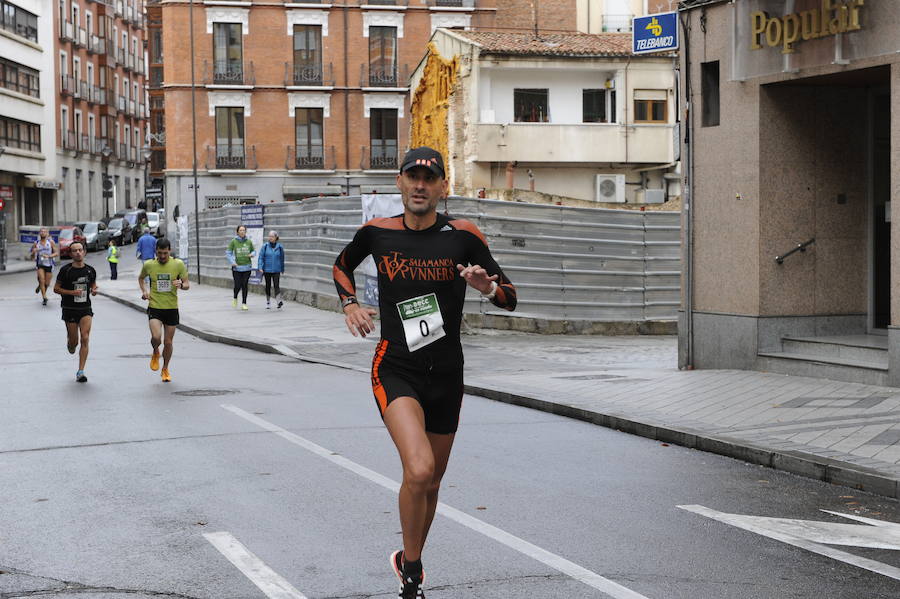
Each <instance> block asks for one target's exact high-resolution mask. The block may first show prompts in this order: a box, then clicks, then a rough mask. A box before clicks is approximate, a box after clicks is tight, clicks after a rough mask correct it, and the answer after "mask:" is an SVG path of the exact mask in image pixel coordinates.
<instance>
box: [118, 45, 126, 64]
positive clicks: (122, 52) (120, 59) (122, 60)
mask: <svg viewBox="0 0 900 599" xmlns="http://www.w3.org/2000/svg"><path fill="white" fill-rule="evenodd" d="M126 54H127V53H126V51H125V48H116V62H118V63H119V64H120V65H122V66H123V67H124V66H126V63H125V56H126Z"/></svg>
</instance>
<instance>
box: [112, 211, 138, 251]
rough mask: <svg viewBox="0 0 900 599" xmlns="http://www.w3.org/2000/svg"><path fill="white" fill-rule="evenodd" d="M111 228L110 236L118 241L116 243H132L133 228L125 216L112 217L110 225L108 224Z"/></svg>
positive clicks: (121, 244)
mask: <svg viewBox="0 0 900 599" xmlns="http://www.w3.org/2000/svg"><path fill="white" fill-rule="evenodd" d="M107 228H108V230H109V238H110V239H111V240H114V241H115V242H116V245H118V246H123V245H126V244H128V243H131V240H132V230H131V225H130V224H129V223H128V221H127V220H125V217H124V216H120V217H117V218H113V219H110V221H109V225H107Z"/></svg>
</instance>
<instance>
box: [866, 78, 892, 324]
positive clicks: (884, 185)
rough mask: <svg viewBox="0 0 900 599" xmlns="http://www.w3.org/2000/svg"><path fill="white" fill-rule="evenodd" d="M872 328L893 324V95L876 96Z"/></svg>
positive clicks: (881, 92)
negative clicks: (891, 213)
mask: <svg viewBox="0 0 900 599" xmlns="http://www.w3.org/2000/svg"><path fill="white" fill-rule="evenodd" d="M871 114H872V120H871V124H872V129H871V132H872V134H871V140H872V142H871V143H872V146H871V164H872V170H871V177H872V179H871V187H870V189H871V190H872V218H873V221H874V222H873V223H872V328H873V329H887V327H888V325H889V324H890V323H891V219H890V210H891V95H890V91H889V90H886V89H885V90H874V91H873V92H872V112H871Z"/></svg>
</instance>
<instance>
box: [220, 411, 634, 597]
mask: <svg viewBox="0 0 900 599" xmlns="http://www.w3.org/2000/svg"><path fill="white" fill-rule="evenodd" d="M222 407H223V408H225V409H226V410H228V411H229V412H232V413H233V414H236V415H237V416H240V417H241V418H243V419H244V420H247V421H248V422H252V423H253V424H255V425H257V426H258V427H260V428H262V429H265V430H267V431H269V432H272V433H275V434H276V435H278V436H279V437H281V438H283V439H285V440H287V441H290V442H291V443H293V444H295V445H299V446H300V447H302V448H304V449H306V450H308V451H310V452H312V453H314V454H316V455H318V456H320V457H323V458H325V459H326V460H328V461H330V462H332V463H334V464H336V465H338V466H340V467H341V468H345V469H347V470H349V471H351V472H353V473H354V474H358V475H359V476H361V477H363V478H365V479H366V480H369V481H371V482H373V483H375V484H377V485H380V486H382V487H384V488H385V489H388V490H389V491H393V492H394V493H397V492H399V490H400V483H398V482H396V481H394V480H392V479H390V478H388V477H386V476H382V475H381V474H379V473H377V472H375V471H374V470H369V469H368V468H366V467H365V466H360V465H359V464H357V463H356V462H353V461H351V460H348V459H347V458H345V457H343V456H340V455H337V454H335V453H334V452H332V451H330V450H328V449H325V448H324V447H322V446H320V445H316V444H315V443H313V442H312V441H309V440H307V439H304V438H303V437H301V436H299V435H297V434H295V433H292V432H290V431H288V430H285V429H283V428H281V427H280V426H278V425H275V424H272V423H271V422H268V421H266V420H263V419H262V418H260V417H258V416H256V415H254V414H251V413H249V412H246V411H244V410H242V409H240V408H238V407H236V406H233V405H224V404H223V405H222ZM437 513H439V514H441V515H442V516H445V517H447V518H449V519H451V520H453V521H454V522H456V523H457V524H461V525H463V526H465V527H467V528H470V529H471V530H474V531H475V532H478V533H481V534H483V535H485V536H486V537H489V538H491V539H493V540H495V541H497V542H499V543H502V544H503V545H506V546H507V547H509V548H510V549H514V550H516V551H518V552H519V553H522V554H524V555H527V556H528V557H531V558H533V559H535V560H537V561H539V562H541V563H542V564H544V565H546V566H549V567H550V568H553V569H554V570H557V571H559V572H562V573H563V574H565V575H567V576H570V577H572V578H574V579H575V580H578V581H581V582H583V583H584V584H586V585H588V586H590V587H593V588H595V589H597V590H598V591H601V592H603V593H605V594H606V595H608V596H610V597H613V598H614V599H648V598H647V597H645V596H644V595H641V594H640V593H637V592H635V591H632V590H631V589H629V588H627V587H623V586H622V585H620V584H618V583H615V582H613V581H612V580H609V579H608V578H604V577H603V576H600V575H599V574H596V573H594V572H591V571H590V570H588V569H586V568H583V567H581V566H579V565H578V564H576V563H573V562H570V561H569V560H567V559H565V558H563V557H560V556H558V555H556V554H554V553H550V552H549V551H547V550H546V549H542V548H540V547H538V546H537V545H534V544H532V543H529V542H528V541H525V540H524V539H520V538H519V537H517V536H515V535H512V534H510V533H508V532H506V531H503V530H501V529H499V528H497V527H496V526H492V525H490V524H488V523H486V522H482V521H481V520H479V519H478V518H474V517H472V516H470V515H468V514H466V513H465V512H461V511H460V510H457V509H455V508H452V507H450V506H449V505H447V504H445V503H442V502H439V503H438V507H437Z"/></svg>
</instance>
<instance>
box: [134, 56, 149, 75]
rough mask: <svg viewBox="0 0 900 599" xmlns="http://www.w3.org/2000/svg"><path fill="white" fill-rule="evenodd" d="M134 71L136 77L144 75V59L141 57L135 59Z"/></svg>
mask: <svg viewBox="0 0 900 599" xmlns="http://www.w3.org/2000/svg"><path fill="white" fill-rule="evenodd" d="M134 68H135V71H137V74H138V75H146V74H147V73H146V71H144V59H143V58H142V57H141V56H138V57H137V61H135V63H134Z"/></svg>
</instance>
